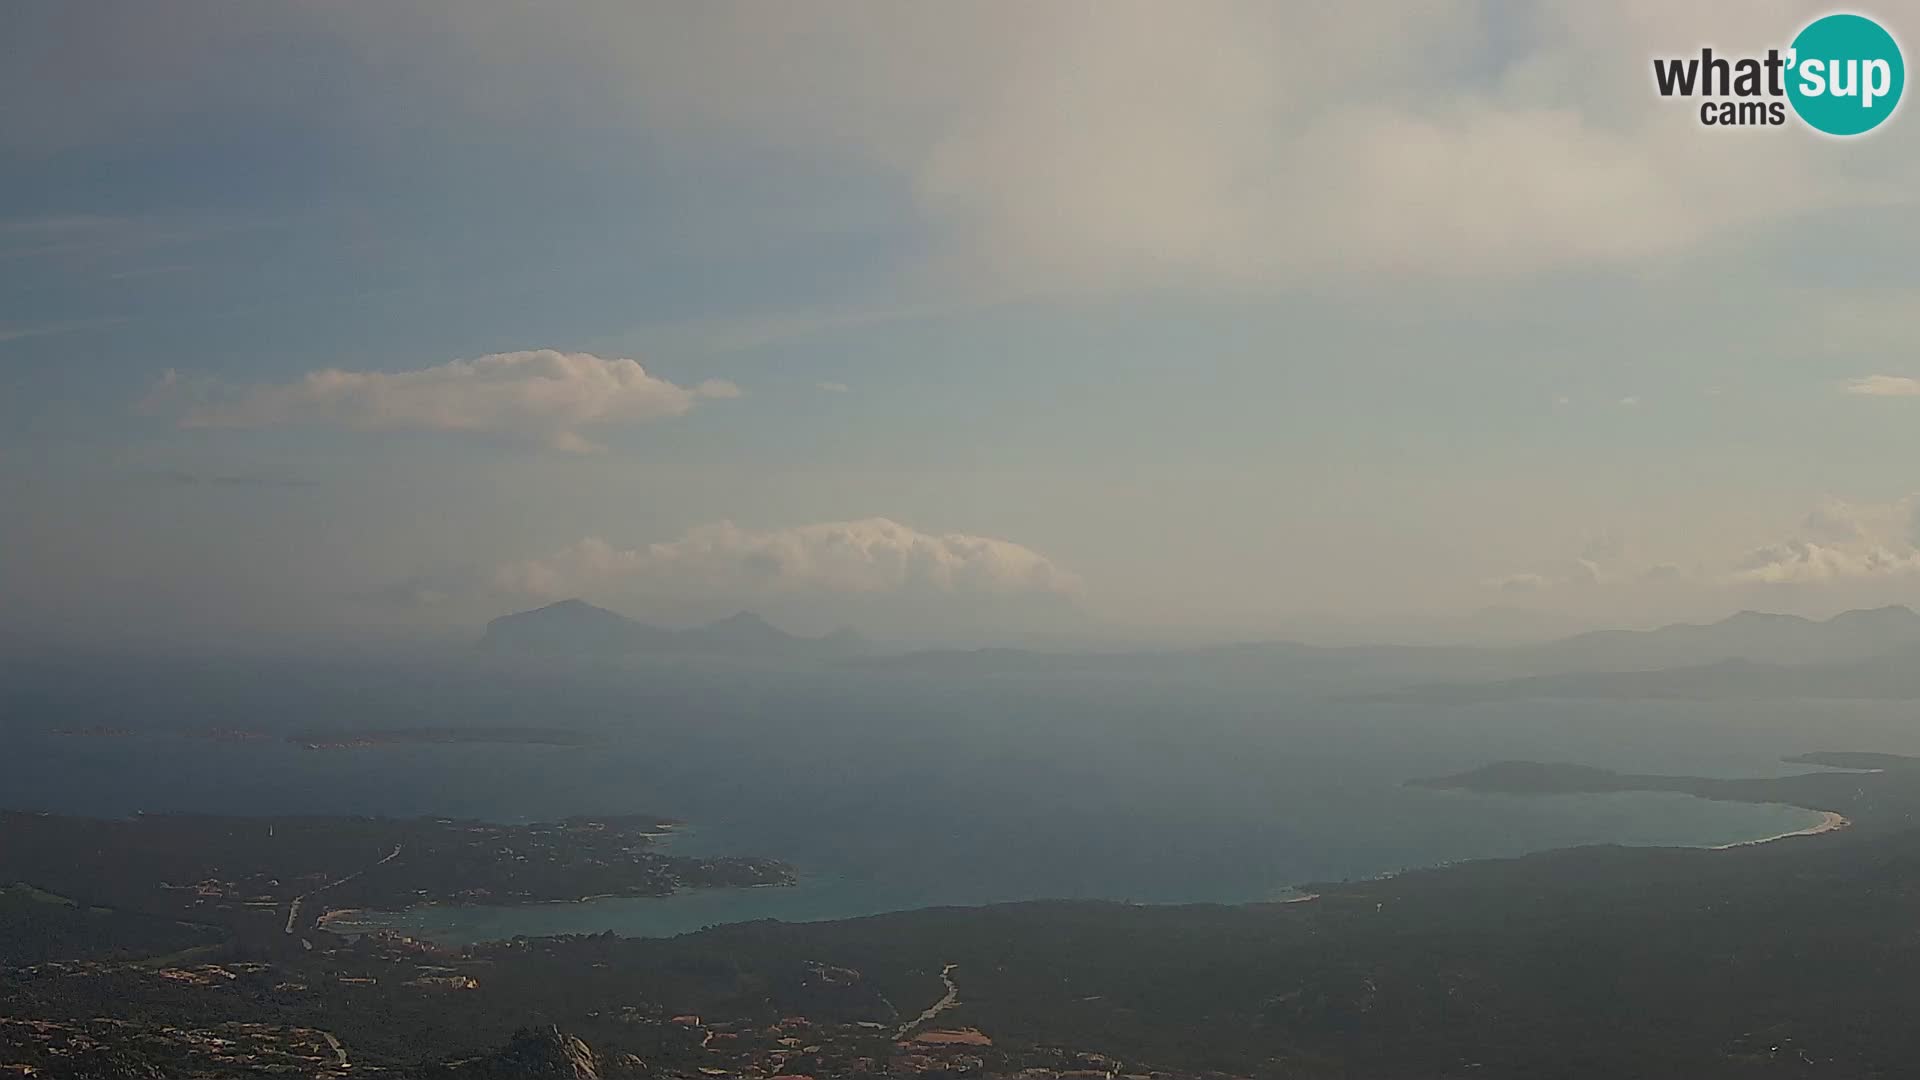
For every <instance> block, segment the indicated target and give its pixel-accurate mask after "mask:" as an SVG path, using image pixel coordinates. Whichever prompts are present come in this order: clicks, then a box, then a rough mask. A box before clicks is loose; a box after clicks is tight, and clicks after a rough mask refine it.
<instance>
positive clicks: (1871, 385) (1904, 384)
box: [1846, 375, 1920, 397]
mask: <svg viewBox="0 0 1920 1080" xmlns="http://www.w3.org/2000/svg"><path fill="white" fill-rule="evenodd" d="M1846 392H1847V393H1849V394H1858V395H1860V396H1862V397H1920V379H1910V378H1907V377H1906V376H1904V375H1867V376H1865V377H1863V378H1858V379H1854V380H1852V381H1850V382H1848V383H1847V385H1846Z"/></svg>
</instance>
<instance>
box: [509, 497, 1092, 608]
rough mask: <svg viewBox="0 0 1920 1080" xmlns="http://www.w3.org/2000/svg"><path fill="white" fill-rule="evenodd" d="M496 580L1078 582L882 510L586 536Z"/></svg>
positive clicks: (538, 583)
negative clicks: (637, 539) (619, 540)
mask: <svg viewBox="0 0 1920 1080" xmlns="http://www.w3.org/2000/svg"><path fill="white" fill-rule="evenodd" d="M493 585H494V587H495V588H497V589H498V590H500V591H502V592H506V593H512V594H520V595H529V596H536V597H545V598H559V597H566V596H577V595H581V594H583V593H588V592H593V591H595V590H597V589H601V588H608V587H622V586H625V587H637V588H656V589H670V590H678V589H691V590H695V591H712V592H720V593H727V594H747V595H751V594H778V593H887V592H915V591H923V592H930V593H945V594H973V595H1055V596H1072V595H1075V594H1077V593H1079V592H1080V590H1081V581H1080V579H1079V577H1078V576H1077V575H1075V574H1073V573H1071V572H1069V571H1067V570H1065V569H1063V568H1061V567H1060V566H1059V565H1058V564H1056V563H1054V562H1053V561H1052V560H1051V559H1048V558H1047V557H1046V556H1044V555H1041V554H1040V553H1039V552H1036V551H1034V550H1033V549H1031V548H1027V547H1023V546H1021V545H1020V544H1016V543H1013V542H1012V541H1009V540H998V539H993V538H991V537H984V536H974V535H970V534H966V533H939V534H933V533H924V532H920V531H919V530H917V529H914V528H912V527H910V526H907V525H902V524H900V523H899V522H895V521H890V520H888V519H886V518H877V517H876V518H865V519H862V520H859V521H830V522H821V523H818V524H813V525H800V526H795V527H793V528H786V529H774V530H771V531H766V532H760V531H755V530H751V529H742V528H740V527H739V526H737V525H734V524H733V523H732V522H728V521H722V522H718V523H716V524H712V525H703V526H700V527H698V528H695V529H691V530H689V531H688V532H687V533H686V534H685V535H683V536H681V537H680V538H679V539H677V540H671V541H666V542H663V543H655V544H648V545H646V546H644V547H638V548H617V547H614V546H613V545H611V544H609V543H607V542H606V541H604V540H601V539H598V538H588V539H585V540H582V541H580V542H579V543H577V544H573V545H570V546H568V547H566V548H563V549H562V550H560V551H557V552H554V553H553V554H551V555H548V556H546V557H544V558H538V559H529V560H525V561H522V562H516V563H511V564H508V565H505V566H502V567H500V568H498V570H496V571H495V572H494V574H493Z"/></svg>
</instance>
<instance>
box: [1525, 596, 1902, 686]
mask: <svg viewBox="0 0 1920 1080" xmlns="http://www.w3.org/2000/svg"><path fill="white" fill-rule="evenodd" d="M1915 650H1920V614H1915V613H1914V611H1913V610H1912V609H1911V608H1907V607H1902V606H1900V605H1897V604H1895V605H1890V606H1888V607H1879V608H1868V609H1862V610H1858V611H1847V612H1842V613H1841V614H1839V615H1835V616H1834V617H1833V618H1831V619H1826V620H1824V621H1822V620H1815V619H1806V618H1802V617H1800V616H1798V615H1772V614H1768V613H1766V612H1760V611H1742V612H1740V613H1739V614H1737V615H1732V616H1729V617H1727V618H1725V619H1721V620H1720V621H1719V622H1714V623H1704V624H1694V623H1676V624H1674V625H1672V626H1663V627H1660V628H1659V629H1657V630H1596V631H1594V632H1592V633H1587V634H1577V635H1575V636H1573V637H1570V638H1562V639H1561V640H1559V641H1554V642H1549V643H1547V644H1545V645H1538V646H1534V647H1533V648H1532V649H1531V650H1529V651H1531V652H1532V653H1533V655H1534V657H1535V659H1536V660H1537V661H1538V662H1539V663H1540V664H1541V665H1542V666H1543V668H1544V669H1550V670H1559V671H1650V670H1654V669H1658V668H1674V667H1690V666H1694V665H1700V664H1714V663H1719V662H1722V661H1727V660H1747V661H1751V662H1753V663H1756V664H1791V665H1804V664H1836V663H1849V662H1855V661H1863V660H1873V659H1877V658H1879V657H1883V656H1888V655H1891V654H1894V653H1904V652H1911V651H1915Z"/></svg>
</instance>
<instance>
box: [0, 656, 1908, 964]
mask: <svg viewBox="0 0 1920 1080" xmlns="http://www.w3.org/2000/svg"><path fill="white" fill-rule="evenodd" d="M843 681H844V682H845V685H832V684H830V683H829V682H827V681H822V680H814V679H807V678H795V679H792V680H787V681H782V680H778V679H775V680H771V681H766V682H763V683H762V684H761V685H759V686H756V687H754V688H751V689H736V690H732V691H727V692H724V693H718V694H715V695H713V696H711V697H710V698H708V699H705V700H703V701H702V704H701V707H700V708H698V709H686V710H681V711H680V712H678V713H677V714H676V713H673V712H669V711H667V710H663V709H657V708H655V707H651V706H642V707H640V708H639V709H637V710H628V711H625V712H620V713H612V714H608V715H602V716H600V717H599V723H597V724H596V725H594V730H595V731H596V732H598V733H599V734H598V738H597V741H595V742H592V743H590V744H589V745H586V746H578V747H556V746H527V745H452V746H448V745H388V746H379V747H369V748H362V749H354V750H345V751H310V750H305V749H301V748H299V747H297V746H294V745H292V744H289V743H287V742H284V741H281V740H279V739H277V738H276V739H260V740H253V741H247V742H213V741H206V740H198V739H182V738H178V737H145V736H138V735H136V736H129V737H76V736H54V735H24V734H17V733H16V734H14V735H11V736H9V737H8V739H9V741H10V742H11V743H12V744H13V746H12V750H11V751H10V752H8V753H7V754H4V755H0V762H3V763H0V788H4V790H5V791H6V792H7V794H6V796H5V799H4V802H5V805H6V808H9V809H24V810H50V811H59V812H67V813H85V814H98V815H115V814H126V813H132V812H136V811H150V812H151V811H163V810H191V811H204V812H220V813H233V814H269V813H354V814H391V815H450V816H463V817H476V818H483V819H490V820H501V821H530V820H542V819H553V818H558V817H563V816H567V815H571V814H611V813H660V814H665V815H670V816H674V817H677V818H680V819H683V820H684V821H686V822H687V823H688V825H687V828H686V829H685V831H684V832H683V834H682V835H679V836H677V837H676V838H675V839H674V840H673V841H671V844H672V848H671V850H673V851H675V852H677V853H685V854H706V853H711V854H751V855H763V856H770V857H774V858H780V859H784V860H786V861H789V862H791V863H792V864H794V865H795V866H796V867H797V868H798V869H799V871H800V874H801V883H800V884H799V885H798V886H796V887H792V888H770V889H757V890H712V891H695V892H688V893H682V894H680V895H678V896H675V897H673V898H670V899H666V900H649V899H633V900H625V899H623V900H605V901H595V902H592V903H588V904H559V905H541V906H534V907H524V908H485V907H476V908H435V909H423V910H419V911H415V912H410V913H405V914H400V915H394V916H384V915H383V916H377V917H373V918H370V919H366V920H361V921H359V922H348V923H345V924H343V925H344V926H347V927H351V926H355V925H360V926H368V925H382V926H391V927H395V928H400V929H404V930H406V931H408V932H412V933H416V934H422V935H426V936H434V937H441V938H445V939H451V940H472V939H479V938H493V937H504V936H511V935H513V934H517V933H527V934H536V933H556V932H597V931H600V930H606V929H612V930H615V931H618V932H620V933H624V934H635V935H656V934H672V933H679V932H683V931H686V930H691V929H696V928H698V927H699V926H701V925H705V924H710V923H717V922H728V921H737V920H743V919H754V918H780V919H817V918H833V917H848V916H856V915H864V914H872V913H877V912H881V911H889V910H899V909H905V908H914V907H924V906H932V905H947V904H976V903H988V902H998V901H1011V900H1024V899H1038V898H1100V899H1111V900H1128V901H1138V902H1153V903H1171V902H1192V901H1208V902H1244V901H1258V900H1268V899H1275V898H1283V897H1285V896H1286V895H1288V894H1289V888H1290V886H1293V885H1296V884H1300V883H1306V882H1312V881H1324V880H1331V879H1339V878H1354V877H1369V876H1374V875H1378V874H1382V873H1391V872H1395V871H1399V870H1403V869H1406V868H1410V867H1416V866H1423V865H1432V864H1436V863H1441V862H1447V861H1453V860H1459V859H1467V858H1482V857H1494V856H1508V855H1516V854H1521V853H1524V852H1529V851H1538V850H1544V849H1549V848H1556V847H1564V846H1568V845H1575V844H1588V843H1628V844H1684V845H1714V844H1722V843H1728V842H1737V841H1746V840H1754V839H1759V838H1763V837H1768V836H1773V835H1777V834H1780V833H1783V832H1788V831H1792V830H1795V829H1799V828H1803V827H1805V826H1807V825H1809V824H1811V823H1812V821H1813V820H1814V819H1815V817H1816V815H1813V814H1811V813H1810V812H1808V811H1805V810H1801V809H1797V808H1792V807H1784V806H1752V805H1744V804H1729V803H1711V802H1705V801H1702V800H1698V799H1693V798H1689V797H1685V796H1674V795H1659V794H1650V793H1644V794H1641V793H1636V794H1619V795H1605V796H1573V797H1554V798H1546V799H1526V800H1520V799H1514V798H1509V797H1500V796H1481V795H1471V794H1464V793H1459V792H1440V791H1430V790H1422V789H1410V788H1406V787H1403V786H1402V784H1403V782H1404V781H1405V780H1407V779H1410V778H1413V777H1417V776H1430V775H1436V774H1440V773H1445V772H1451V771H1456V770H1459V769H1464V768H1469V767H1472V766H1475V765H1479V764H1483V763H1485V762H1486V761H1489V760H1494V759H1499V758H1532V759H1541V760H1577V761H1581V762H1585V763H1589V764H1594V765H1601V766H1608V767H1615V768H1622V769H1629V770H1637V771H1648V772H1668V773H1696V774H1717V775H1760V774H1769V773H1779V772H1783V771H1798V770H1797V767H1791V766H1784V765H1781V764H1780V763H1779V762H1778V758H1779V756H1781V755H1784V754H1791V753H1797V752H1802V751H1806V750H1809V749H1814V748H1823V749H1844V748H1849V747H1853V746H1859V747H1863V748H1865V747H1872V748H1878V749H1895V750H1898V749H1915V748H1920V739H1916V738H1915V737H1914V736H1912V735H1911V734H1907V733H1905V732H1904V731H1903V730H1902V720H1903V718H1902V717H1901V716H1899V715H1897V714H1898V713H1899V712H1900V710H1899V709H1898V708H1897V707H1889V706H1885V705H1877V706H1876V705H1859V704H1845V703H1831V702H1829V703H1773V704H1766V705H1757V706H1756V705H1748V704H1742V705H1737V706H1736V705H1731V704H1686V703H1646V702H1640V703H1622V702H1609V703H1578V702H1525V703H1506V704H1500V705H1487V706H1473V707H1456V708H1444V707H1434V706H1413V705H1378V704H1354V703H1337V702H1329V701H1324V700H1322V701H1315V700H1308V699H1292V698H1287V697H1284V696H1275V695H1271V694H1261V693H1255V692H1252V691H1246V690H1237V691H1236V690H1226V691H1223V690H1219V689H1209V688H1203V687H1196V686H1194V685H1191V684H1183V685H1151V686H1149V685H1125V686H1121V685H1116V684H1111V683H1103V682H1100V681H1093V680H1081V681H1073V680H1064V679H1055V680H1034V681H1019V680H1013V681H1004V682H988V683H984V684H966V683H962V682H956V681H945V682H943V681H939V680H931V679H898V680H895V679H885V678H874V679H859V680H843ZM422 708H423V709H424V708H427V706H426V703H424V702H423V703H422ZM514 708H518V706H508V705H505V704H497V705H496V706H494V707H492V709H488V708H486V707H476V708H475V710H474V712H473V713H472V714H470V715H471V716H472V719H473V722H476V723H478V722H487V723H499V724H505V723H524V722H526V721H527V720H528V717H527V716H525V715H522V714H521V713H520V712H514V711H511V710H512V709H514ZM636 712H638V713H640V714H639V715H636V714H635V713H636ZM1736 735H1737V736H1739V737H1738V738H1735V737H1734V736H1736Z"/></svg>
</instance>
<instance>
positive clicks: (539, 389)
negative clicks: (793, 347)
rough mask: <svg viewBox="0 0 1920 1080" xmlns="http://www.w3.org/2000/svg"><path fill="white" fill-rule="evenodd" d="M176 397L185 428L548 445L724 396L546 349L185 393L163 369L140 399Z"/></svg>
mask: <svg viewBox="0 0 1920 1080" xmlns="http://www.w3.org/2000/svg"><path fill="white" fill-rule="evenodd" d="M182 394H188V396H190V397H191V398H193V399H195V400H192V401H190V402H188V403H186V404H185V408H184V411H183V413H182V415H181V419H180V423H181V425H182V426H183V427H207V428H265V427H284V426H296V425H313V426H326V427H340V428H348V429H353V430H361V431H397V430H418V431H472V432H483V433H486V434H491V435H504V436H511V437H515V438H526V439H533V440H537V441H539V442H542V443H545V444H547V445H549V446H552V447H555V448H556V449H561V450H568V451H575V452H579V451H587V450H593V449H595V447H594V445H593V444H592V443H590V442H588V441H587V439H586V438H585V437H584V436H583V435H582V434H581V429H583V428H588V427H595V426H604V425H614V424H625V423H635V422H639V421H645V420H654V419H659V418H662V417H670V416H679V415H682V414H684V413H686V412H687V411H688V410H690V409H692V408H693V406H694V403H695V402H696V401H698V400H700V399H702V398H732V397H738V396H739V395H740V388H739V387H737V386H735V385H734V384H733V383H730V382H727V381H725V380H722V379H708V380H706V381H704V382H701V383H698V384H696V385H694V386H690V387H688V386H679V385H676V384H674V383H671V382H668V381H667V380H665V379H661V378H658V377H656V376H653V375H650V374H648V373H647V371H646V369H645V368H643V367H641V366H640V364H639V362H638V361H635V360H630V359H624V358H618V359H602V358H601V357H598V356H594V355H592V354H590V353H563V352H557V351H555V350H552V349H537V350H533V351H530V352H513V353H494V354H491V355H488V356H482V357H478V358H476V359H472V360H452V361H449V362H447V363H444V364H439V365H436V366H434V367H427V368H419V369H416V370H413V371H395V372H380V371H342V370H340V369H338V368H327V369H325V370H322V371H313V372H309V373H307V374H306V375H305V376H303V377H302V378H300V379H299V380H298V381H295V382H291V383H284V384H279V385H272V386H259V387H249V388H238V389H235V388H228V387H218V386H214V387H202V388H199V389H197V390H194V391H192V392H191V393H189V391H188V388H187V387H186V385H185V383H184V381H183V380H181V379H180V378H179V377H178V376H177V375H176V374H174V373H173V372H169V373H168V374H167V377H166V378H165V379H163V380H162V382H161V384H160V386H159V387H157V388H156V389H155V392H154V394H153V395H152V396H150V398H149V399H148V403H149V405H150V406H151V407H155V408H161V409H165V408H168V407H169V406H170V405H172V404H173V402H174V401H175V400H176V399H177V398H178V397H180V396H181V395H182Z"/></svg>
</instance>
